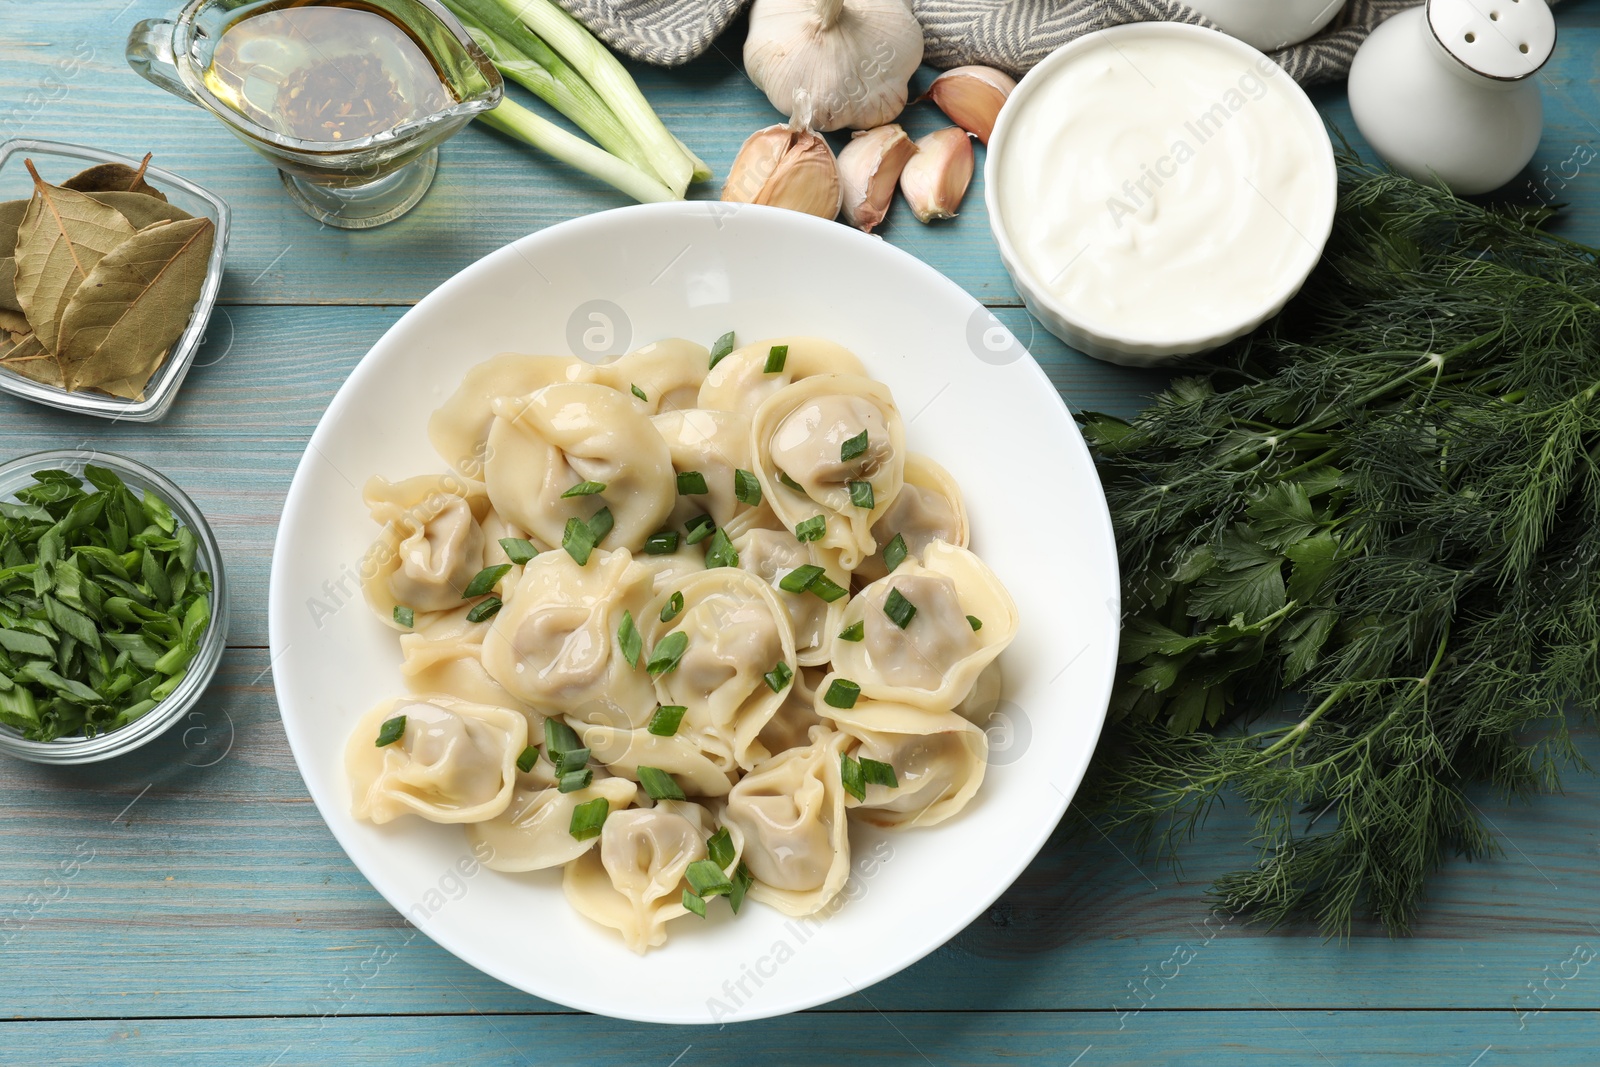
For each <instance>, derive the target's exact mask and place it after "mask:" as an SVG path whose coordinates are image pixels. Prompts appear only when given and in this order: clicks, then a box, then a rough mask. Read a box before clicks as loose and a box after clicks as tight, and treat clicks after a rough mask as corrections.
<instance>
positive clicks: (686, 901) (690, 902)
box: [683, 889, 706, 919]
mask: <svg viewBox="0 0 1600 1067" xmlns="http://www.w3.org/2000/svg"><path fill="white" fill-rule="evenodd" d="M683 906H684V907H685V908H688V909H689V910H690V911H692V912H694V913H695V914H696V915H698V916H700V918H702V919H704V918H705V917H706V902H705V901H704V900H703V899H701V898H700V897H697V896H695V895H694V894H693V893H691V892H689V891H688V890H687V889H685V890H684V891H683Z"/></svg>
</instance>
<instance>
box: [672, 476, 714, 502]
mask: <svg viewBox="0 0 1600 1067" xmlns="http://www.w3.org/2000/svg"><path fill="white" fill-rule="evenodd" d="M708 492H710V490H709V489H707V488H706V476H705V475H704V474H701V473H700V472H699V471H679V472H678V495H679V496H704V495H705V494H706V493H708Z"/></svg>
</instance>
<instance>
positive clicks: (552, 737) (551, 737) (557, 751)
mask: <svg viewBox="0 0 1600 1067" xmlns="http://www.w3.org/2000/svg"><path fill="white" fill-rule="evenodd" d="M582 747H583V746H582V745H581V744H579V743H578V735H577V734H575V733H573V732H572V727H570V726H568V725H567V724H566V723H564V722H562V721H561V720H560V719H546V720H545V721H544V750H545V751H546V752H547V753H549V754H550V762H551V763H555V762H556V761H557V759H559V757H560V755H561V753H563V752H570V751H572V750H573V749H578V748H582Z"/></svg>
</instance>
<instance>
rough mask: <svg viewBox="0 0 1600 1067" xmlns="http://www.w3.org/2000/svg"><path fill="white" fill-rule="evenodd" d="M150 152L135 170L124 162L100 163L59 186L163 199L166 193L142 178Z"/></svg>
mask: <svg viewBox="0 0 1600 1067" xmlns="http://www.w3.org/2000/svg"><path fill="white" fill-rule="evenodd" d="M151 154H152V153H149V152H146V153H145V156H144V159H142V160H141V161H140V162H139V169H137V170H135V169H134V168H132V167H130V166H128V165H127V164H126V163H101V164H98V165H96V166H93V167H90V168H89V169H88V170H84V171H79V172H78V173H77V174H74V175H73V176H72V177H70V178H68V179H67V180H66V181H64V182H62V183H61V188H63V189H71V190H73V191H74V192H79V193H140V194H143V195H144V196H153V197H155V198H156V199H157V200H161V201H165V200H166V199H167V196H166V194H165V193H163V192H162V191H161V190H160V189H157V188H156V187H155V186H153V185H151V184H150V183H149V182H147V181H145V180H144V171H145V168H146V167H148V166H149V165H150V156H151Z"/></svg>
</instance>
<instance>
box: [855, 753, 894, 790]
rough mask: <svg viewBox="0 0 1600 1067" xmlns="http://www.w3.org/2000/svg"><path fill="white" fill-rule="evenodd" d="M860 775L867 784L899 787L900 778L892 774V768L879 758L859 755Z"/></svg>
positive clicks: (891, 787)
mask: <svg viewBox="0 0 1600 1067" xmlns="http://www.w3.org/2000/svg"><path fill="white" fill-rule="evenodd" d="M861 776H862V777H863V778H865V779H866V780H867V784H868V785H884V786H888V787H889V788H890V789H899V788H900V779H898V778H896V777H895V775H894V768H893V767H891V766H890V765H889V764H887V763H883V762H881V761H879V760H875V759H868V758H867V757H865V756H862V757H861Z"/></svg>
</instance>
